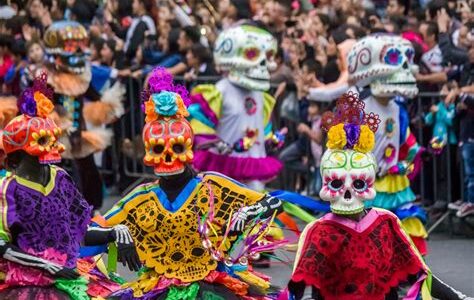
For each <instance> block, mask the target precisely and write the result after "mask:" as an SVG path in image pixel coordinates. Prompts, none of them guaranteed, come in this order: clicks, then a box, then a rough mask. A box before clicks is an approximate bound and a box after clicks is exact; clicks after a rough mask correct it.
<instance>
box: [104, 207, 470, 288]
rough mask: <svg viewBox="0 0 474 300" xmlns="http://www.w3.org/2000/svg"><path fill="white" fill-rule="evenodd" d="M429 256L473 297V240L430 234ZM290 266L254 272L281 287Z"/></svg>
mask: <svg viewBox="0 0 474 300" xmlns="http://www.w3.org/2000/svg"><path fill="white" fill-rule="evenodd" d="M113 201H116V198H108V199H107V200H106V201H105V204H104V210H105V209H108V208H110V207H111V206H112V205H113ZM428 245H429V251H430V253H429V255H428V256H427V257H426V261H427V264H428V265H429V266H430V268H431V270H432V271H433V273H434V274H436V275H437V276H438V277H439V278H440V279H442V280H443V281H444V282H446V283H447V284H449V285H451V286H452V287H454V288H456V289H458V290H459V291H462V292H463V293H464V294H467V295H468V296H474V239H467V238H464V237H460V236H453V237H449V236H448V235H447V234H443V233H434V234H432V235H431V236H430V239H429V241H428ZM277 256H278V257H279V258H281V259H282V260H283V261H285V262H288V261H291V262H292V261H293V257H294V253H291V252H288V251H278V252H277ZM291 269H292V266H290V265H288V264H285V263H283V262H278V261H275V260H273V261H272V266H271V267H270V268H269V269H258V271H261V272H263V273H265V274H268V275H270V276H271V277H272V283H273V284H274V285H276V286H279V287H284V286H285V285H286V284H287V282H288V279H289V277H290V274H291ZM118 271H119V274H120V275H122V276H123V277H124V278H125V279H126V280H127V281H130V280H132V279H133V278H134V277H135V276H134V274H132V273H131V272H129V271H128V270H127V269H125V268H124V267H122V266H121V265H119V267H118Z"/></svg>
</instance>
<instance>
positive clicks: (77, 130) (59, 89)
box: [43, 21, 125, 210]
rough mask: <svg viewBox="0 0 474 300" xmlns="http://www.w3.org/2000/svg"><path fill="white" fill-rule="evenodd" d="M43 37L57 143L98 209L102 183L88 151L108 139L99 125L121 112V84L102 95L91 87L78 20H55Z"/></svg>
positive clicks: (97, 148) (85, 40) (97, 149)
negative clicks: (59, 134) (58, 135)
mask: <svg viewBox="0 0 474 300" xmlns="http://www.w3.org/2000/svg"><path fill="white" fill-rule="evenodd" d="M43 39H44V44H45V50H46V54H47V56H48V61H47V63H46V71H47V73H48V84H49V85H50V86H52V87H53V89H54V93H55V95H54V103H55V105H56V111H57V113H58V117H56V118H55V121H56V123H57V124H58V126H59V127H61V128H62V129H63V136H62V137H61V142H62V143H63V144H64V145H65V146H66V151H65V152H64V153H63V154H62V156H63V158H68V159H73V160H74V167H75V169H76V170H77V172H76V173H77V176H78V178H79V184H78V185H79V188H80V190H81V192H82V193H83V194H84V197H85V199H86V200H87V202H88V203H89V204H91V205H92V206H94V209H95V210H97V209H99V208H100V207H101V206H102V201H103V183H102V179H101V176H100V174H99V171H98V169H97V166H96V164H95V162H94V156H93V154H94V153H96V152H100V151H102V150H104V149H105V148H106V147H107V146H108V145H109V144H110V142H111V138H112V131H111V130H108V129H105V128H104V125H105V124H110V123H112V122H114V121H115V120H117V119H118V118H119V117H120V116H121V115H122V114H123V106H122V103H121V100H122V99H123V96H124V93H125V88H124V87H123V86H122V85H121V84H120V83H119V82H116V83H115V85H114V86H112V88H110V89H107V90H106V91H105V92H104V93H103V94H102V95H100V94H99V93H98V92H99V91H97V90H96V88H99V87H100V86H101V85H98V84H97V83H94V82H92V78H93V76H92V72H91V66H90V63H89V62H88V61H87V54H88V52H89V50H88V48H87V45H88V35H87V31H86V29H85V28H84V27H83V26H82V25H81V24H79V23H77V22H74V21H59V22H55V23H53V24H52V25H51V26H49V27H48V29H47V30H46V32H45V34H44V38H43ZM102 81H103V80H102ZM98 99H100V101H97V100H98ZM86 187H87V188H86Z"/></svg>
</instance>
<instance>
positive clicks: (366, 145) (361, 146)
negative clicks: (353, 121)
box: [354, 125, 375, 153]
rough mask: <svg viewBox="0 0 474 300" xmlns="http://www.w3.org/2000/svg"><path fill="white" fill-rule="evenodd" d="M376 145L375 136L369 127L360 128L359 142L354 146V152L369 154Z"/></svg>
mask: <svg viewBox="0 0 474 300" xmlns="http://www.w3.org/2000/svg"><path fill="white" fill-rule="evenodd" d="M374 145H375V134H374V133H373V132H372V130H370V128H369V126H367V125H362V126H360V135H359V142H358V143H357V144H356V145H355V146H354V150H356V151H359V152H362V153H368V152H370V151H372V149H373V148H374Z"/></svg>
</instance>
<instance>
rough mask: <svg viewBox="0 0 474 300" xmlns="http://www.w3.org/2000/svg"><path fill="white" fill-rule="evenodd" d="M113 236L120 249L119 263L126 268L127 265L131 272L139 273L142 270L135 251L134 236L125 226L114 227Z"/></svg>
mask: <svg viewBox="0 0 474 300" xmlns="http://www.w3.org/2000/svg"><path fill="white" fill-rule="evenodd" d="M113 234H114V236H115V242H116V243H117V249H118V261H119V262H121V263H122V264H123V265H124V266H125V265H127V266H128V268H129V269H130V271H135V272H137V271H138V270H140V267H141V263H140V258H139V257H138V254H137V251H136V249H135V243H134V242H133V238H132V235H131V234H130V231H129V230H128V227H127V226H125V225H117V226H114V227H113Z"/></svg>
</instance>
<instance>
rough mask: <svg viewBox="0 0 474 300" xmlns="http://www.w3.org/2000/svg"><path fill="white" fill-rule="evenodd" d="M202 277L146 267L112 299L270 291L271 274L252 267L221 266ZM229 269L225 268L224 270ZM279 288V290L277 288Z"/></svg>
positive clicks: (214, 299)
mask: <svg viewBox="0 0 474 300" xmlns="http://www.w3.org/2000/svg"><path fill="white" fill-rule="evenodd" d="M218 269H222V270H220V271H217V270H215V271H211V272H210V273H209V274H208V275H207V276H206V277H205V278H204V279H203V280H200V281H197V282H192V283H183V282H181V281H180V280H178V279H169V278H166V277H164V276H161V275H158V274H156V273H155V271H154V270H150V269H145V270H144V271H142V272H140V276H139V278H138V279H137V280H136V281H135V282H132V283H127V284H125V285H124V287H125V288H124V289H122V290H120V291H117V292H115V293H113V294H111V295H110V296H109V297H107V299H112V300H157V299H158V300H194V299H209V300H234V299H235V300H237V299H245V300H267V299H275V298H276V293H275V295H274V296H272V295H270V290H271V289H272V287H271V286H270V278H269V277H267V276H265V275H264V274H260V273H257V272H255V271H253V270H249V269H242V270H240V271H237V270H229V269H228V268H227V267H226V268H221V267H219V268H218ZM224 269H226V270H224ZM275 292H276V290H275Z"/></svg>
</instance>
